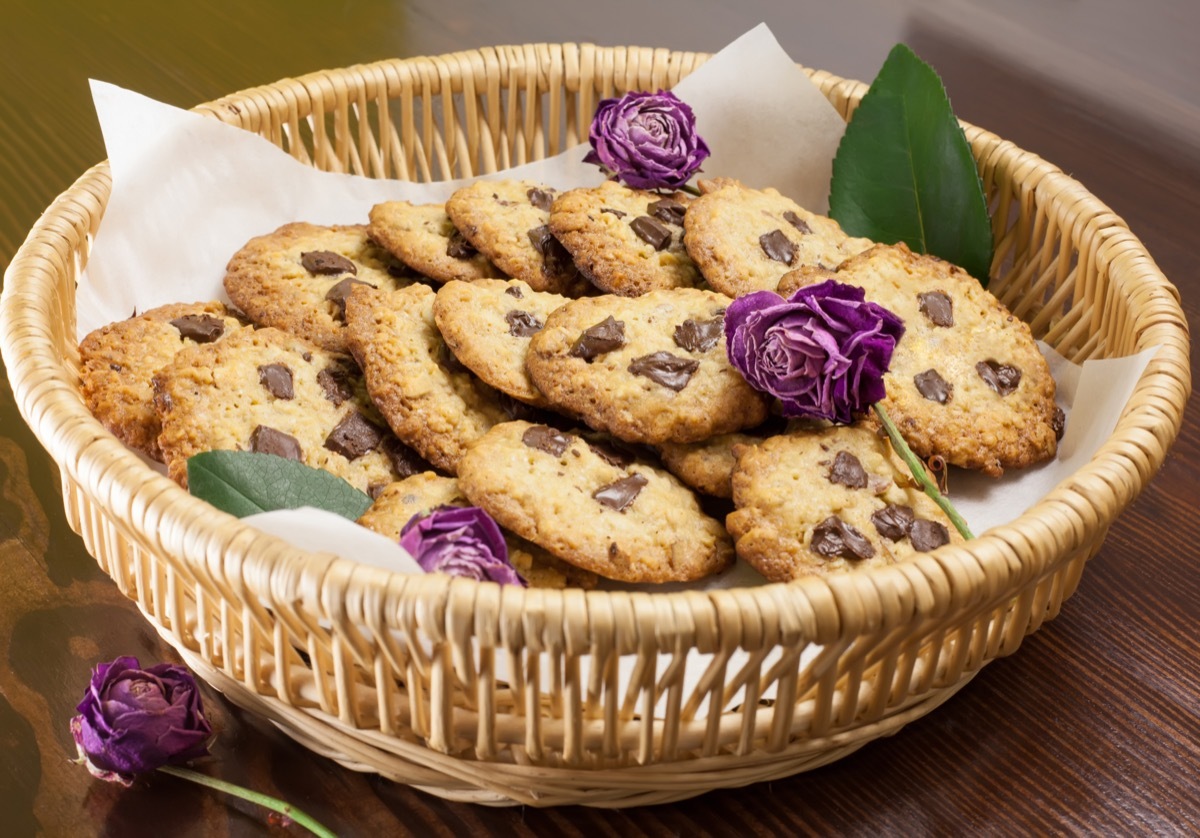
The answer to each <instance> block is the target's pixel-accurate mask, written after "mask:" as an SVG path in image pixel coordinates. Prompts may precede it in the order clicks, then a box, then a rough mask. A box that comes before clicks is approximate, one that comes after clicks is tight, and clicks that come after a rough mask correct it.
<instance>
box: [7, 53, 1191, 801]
mask: <svg viewBox="0 0 1200 838" xmlns="http://www.w3.org/2000/svg"><path fill="white" fill-rule="evenodd" d="M706 58H707V56H704V55H698V54H694V53H680V52H669V51H666V50H652V49H637V48H600V47H595V46H590V45H577V44H562V45H557V44H538V45H526V46H519V47H505V48H496V49H484V50H479V51H472V52H463V53H457V54H454V55H447V56H442V57H437V58H415V59H409V60H395V61H384V62H380V63H376V64H371V65H369V66H357V67H351V68H347V69H343V70H333V71H328V72H322V73H315V74H312V75H309V76H305V77H303V78H300V79H295V80H285V81H281V82H279V83H277V84H272V85H267V86H265V87H260V88H255V89H252V90H247V91H244V92H242V93H237V94H234V95H231V96H228V97H225V98H223V99H221V100H218V101H216V102H212V103H209V104H207V105H203V106H201V107H200V108H199V109H198V110H200V111H201V112H203V113H205V114H208V115H210V116H213V117H215V118H217V119H220V120H223V121H225V122H228V123H231V124H234V125H238V126H241V127H243V128H245V129H246V130H248V131H252V132H257V133H259V134H261V135H262V136H264V137H266V138H267V139H269V140H271V141H272V142H274V143H275V144H277V145H279V146H281V147H282V148H284V149H286V150H287V151H288V152H290V153H291V154H292V155H293V156H294V157H296V158H298V159H299V160H301V161H303V162H305V163H308V164H310V165H312V166H315V167H318V168H321V169H326V170H332V171H340V172H353V173H358V174H363V175H367V176H369V177H376V178H385V177H394V178H407V179H414V180H432V179H446V178H450V177H466V176H470V175H475V174H481V173H484V172H491V171H495V170H497V169H500V168H505V167H507V166H510V165H515V164H518V163H522V162H526V161H528V160H533V159H538V158H541V157H544V156H548V155H551V154H554V153H557V152H558V151H561V150H562V149H563V148H565V147H567V146H569V145H572V144H574V143H577V142H579V141H580V140H581V138H584V137H586V128H587V125H588V124H589V122H590V118H591V115H592V113H593V110H594V107H595V104H596V102H597V101H598V100H599V98H601V97H603V96H607V95H612V94H613V93H614V92H616V93H620V92H622V91H624V90H628V89H651V90H653V89H657V88H659V87H670V86H672V85H673V84H674V83H675V82H676V81H678V80H679V79H680V78H682V77H683V76H685V75H687V74H688V73H689V72H691V71H692V70H693V69H695V68H696V67H697V66H698V65H699V64H701V63H702V62H703V61H704V60H705V59H706ZM811 75H812V78H813V80H814V81H815V82H816V83H817V85H818V86H819V87H820V89H821V90H822V91H823V92H824V93H825V95H826V96H827V97H828V98H829V100H830V101H831V102H832V103H833V105H834V106H835V107H836V108H837V109H838V110H839V111H840V112H841V113H842V114H843V115H845V116H848V115H849V114H850V112H851V111H852V110H853V108H854V106H855V105H856V103H857V102H858V100H859V97H861V95H862V93H863V92H864V87H863V85H861V84H859V83H856V82H849V81H844V80H842V79H839V78H836V77H834V76H831V75H828V74H825V73H821V72H815V73H811ZM966 129H967V135H968V138H969V140H970V142H971V145H972V148H973V150H974V153H975V156H976V158H977V160H978V162H979V168H980V171H981V173H982V176H983V181H984V185H985V189H986V192H987V195H988V197H989V201H990V204H991V206H992V208H993V217H994V233H995V240H996V261H995V264H994V268H993V281H992V286H991V287H992V289H993V290H994V291H995V292H996V294H997V295H998V296H999V297H1000V298H1001V299H1002V300H1003V301H1004V302H1005V303H1006V304H1007V305H1008V306H1009V307H1010V308H1011V309H1012V310H1013V311H1014V312H1015V313H1016V314H1017V315H1019V316H1021V317H1022V318H1024V319H1025V320H1027V321H1028V322H1029V323H1030V324H1031V326H1032V327H1033V331H1034V333H1035V335H1037V336H1038V337H1040V338H1043V339H1045V340H1046V341H1048V342H1049V343H1050V344H1051V345H1053V346H1055V347H1056V348H1057V349H1058V350H1059V351H1060V352H1061V353H1063V354H1064V355H1066V356H1067V357H1068V358H1070V359H1072V360H1075V361H1082V360H1084V359H1087V358H1097V357H1115V356H1120V355H1127V354H1130V353H1134V352H1137V351H1140V350H1142V349H1145V348H1147V347H1152V346H1156V345H1161V347H1162V348H1161V350H1160V351H1159V352H1158V354H1157V356H1156V357H1155V358H1154V360H1153V361H1152V363H1151V364H1150V366H1149V368H1148V369H1147V370H1146V372H1145V373H1144V375H1143V376H1142V378H1141V380H1140V382H1139V384H1138V386H1137V388H1136V391H1135V393H1134V395H1133V397H1132V399H1131V400H1130V402H1129V404H1128V405H1127V407H1126V408H1125V411H1124V413H1123V414H1122V416H1121V419H1120V422H1119V424H1118V426H1117V428H1116V430H1115V432H1114V433H1113V434H1112V436H1111V438H1110V439H1109V440H1108V441H1107V443H1106V444H1105V445H1104V446H1103V447H1102V448H1101V449H1100V451H1099V452H1098V453H1097V454H1096V456H1095V457H1094V458H1093V459H1092V461H1091V462H1090V463H1089V464H1088V465H1087V466H1086V467H1084V468H1082V469H1081V470H1079V471H1078V473H1076V474H1075V475H1074V476H1073V477H1072V478H1070V479H1069V480H1067V481H1065V482H1064V483H1063V484H1062V485H1060V486H1059V487H1058V488H1057V489H1056V490H1055V491H1054V492H1053V493H1051V494H1050V495H1049V496H1048V497H1046V498H1045V499H1044V500H1042V501H1041V502H1040V503H1038V504H1037V505H1036V506H1035V507H1034V508H1033V509H1031V510H1029V511H1028V512H1027V513H1025V514H1024V515H1022V516H1021V517H1020V518H1019V519H1018V520H1017V521H1015V522H1013V523H1012V524H1011V525H1008V526H1003V527H998V528H995V529H993V530H991V531H990V532H988V533H987V534H985V535H983V536H982V537H980V538H977V539H975V540H974V541H971V542H970V543H969V544H967V545H965V546H961V547H945V548H942V549H940V550H938V551H937V552H936V553H934V554H930V555H925V556H923V557H921V558H918V559H916V560H915V561H911V562H908V563H904V564H900V565H896V566H893V567H889V568H886V569H882V570H877V571H872V572H869V573H856V574H847V575H843V576H840V577H831V578H829V579H818V578H812V579H805V580H802V581H799V582H795V583H791V584H774V585H767V586H764V587H761V588H754V589H746V590H733V591H717V592H707V593H700V592H692V593H671V594H665V593H664V594H655V595H649V594H640V593H639V594H628V593H611V592H589V593H584V592H580V591H568V592H555V591H541V590H519V589H515V588H500V587H498V586H495V585H484V584H479V583H475V582H470V581H467V580H450V579H448V578H447V577H443V576H440V575H433V576H427V577H412V576H400V575H393V574H389V573H387V572H384V571H381V570H377V569H374V568H369V567H363V566H359V565H356V564H355V563H352V562H350V561H346V560H344V559H340V558H337V557H334V556H331V555H327V554H313V553H306V552H304V551H301V550H298V549H295V548H292V547H290V546H288V545H286V544H284V543H283V542H281V541H279V540H277V539H275V538H272V537H270V536H267V535H265V534H262V533H260V532H258V531H256V530H254V529H252V528H250V527H248V526H246V525H244V524H242V523H241V522H239V521H237V520H235V519H233V518H230V517H228V516H225V515H223V514H219V513H214V511H213V509H212V508H211V507H209V506H207V505H206V504H204V503H202V502H200V501H198V500H195V499H193V498H192V497H190V496H189V495H188V494H187V493H186V492H184V491H183V490H181V489H180V488H179V487H178V486H176V485H175V484H174V483H172V482H170V481H169V480H167V479H166V478H165V477H161V476H158V475H157V474H155V473H154V472H152V471H150V470H149V469H147V468H146V466H145V465H143V463H142V462H141V460H140V459H139V458H138V457H137V456H135V455H134V454H132V453H131V452H130V451H128V450H127V449H126V448H124V447H123V446H122V445H121V444H120V443H119V442H117V440H116V439H115V438H114V437H112V436H111V435H110V434H109V433H107V432H106V431H105V430H104V429H103V428H102V427H101V426H100V424H99V423H98V422H96V420H94V419H93V418H92V417H91V415H90V414H89V413H88V411H87V409H86V408H85V407H84V405H83V402H82V400H81V398H80V394H79V389H78V364H79V361H78V353H77V348H76V344H75V339H74V335H75V331H74V327H73V324H74V319H75V318H74V305H75V303H74V289H75V283H76V280H77V278H78V276H79V273H80V270H81V268H82V267H83V265H84V264H85V263H86V261H87V258H88V252H89V246H90V242H91V237H92V236H93V235H94V233H95V232H96V229H97V227H98V225H99V223H100V219H101V217H102V215H103V213H104V209H105V204H106V201H107V199H108V196H109V190H110V180H109V172H108V167H107V165H106V164H100V165H98V166H96V167H95V168H93V169H91V170H90V171H88V172H87V173H86V174H84V175H83V176H82V177H81V178H80V179H79V180H78V181H77V182H76V183H75V185H74V186H72V188H71V189H69V190H68V191H67V192H66V193H64V194H63V195H62V196H61V197H60V198H59V199H58V200H57V201H55V203H54V204H53V205H52V206H51V207H50V208H49V209H48V210H47V211H46V213H45V214H44V215H43V216H42V218H41V219H40V220H39V221H38V223H37V225H36V226H35V227H34V229H33V231H32V232H31V233H30V235H29V238H28V240H27V241H26V242H25V244H24V246H23V247H22V248H21V250H20V251H19V253H18V254H17V256H16V258H15V259H14V260H13V262H12V265H11V267H10V268H9V271H8V273H7V276H6V280H5V285H4V296H3V308H2V315H3V321H2V326H3V330H2V334H0V337H2V340H3V343H2V348H3V351H4V357H5V360H6V363H7V364H8V369H9V375H10V377H11V380H12V387H13V391H14V393H15V395H16V400H17V402H18V404H19V407H20V409H21V411H22V413H23V415H24V416H25V418H26V420H27V421H28V422H29V424H30V425H31V427H32V428H33V430H34V431H35V432H36V434H37V435H38V437H39V439H40V440H41V442H42V444H43V445H44V446H45V447H46V448H47V449H48V450H49V452H50V453H51V455H52V456H53V457H54V459H55V460H56V461H57V463H58V464H59V466H60V468H61V471H62V481H63V489H64V491H63V500H64V504H65V507H66V512H67V517H68V519H69V520H70V522H71V525H72V527H74V528H75V529H76V530H77V531H78V532H79V534H80V535H81V536H82V537H83V540H84V543H85V544H86V546H87V549H88V550H89V551H90V552H91V553H92V555H93V556H95V557H96V559H97V561H98V562H99V564H100V565H101V566H102V567H103V568H104V569H105V571H107V572H108V574H109V575H111V576H112V578H113V579H114V580H115V581H116V583H117V585H118V586H119V587H120V589H121V590H122V591H124V592H125V594H126V595H128V596H129V597H130V598H131V599H133V600H135V601H136V603H137V604H138V606H139V607H140V608H141V610H142V611H143V613H144V614H145V615H146V617H147V618H148V619H149V620H150V621H151V622H152V623H153V624H154V626H155V627H156V628H157V629H158V631H159V632H160V633H161V634H162V635H163V637H164V638H166V640H167V641H168V642H170V643H171V644H172V645H173V646H174V647H175V648H177V649H178V650H179V652H180V653H181V654H182V656H183V658H184V659H185V660H186V662H187V663H188V665H189V666H191V667H192V668H193V669H194V670H195V671H196V672H197V673H198V674H199V675H200V676H202V677H203V678H204V679H206V680H207V681H209V682H210V683H211V684H213V685H214V686H215V687H216V688H218V689H220V690H221V691H223V692H224V693H225V694H226V695H228V697H229V698H231V699H232V700H233V701H234V702H236V703H238V704H240V705H242V706H244V707H246V708H249V709H250V710H252V711H254V712H256V713H260V714H262V715H263V716H266V717H267V718H270V719H271V720H272V721H274V722H275V723H277V724H278V725H279V726H280V727H282V728H283V729H284V730H286V731H287V732H288V733H289V734H290V735H292V736H293V737H295V738H296V739H297V740H299V741H300V742H302V743H303V744H305V745H307V746H308V747H310V748H312V749H313V750H315V751H317V752H319V753H322V754H324V755H326V756H329V757H332V758H333V759H335V760H337V761H338V762H340V763H342V764H343V765H346V766H348V767H350V768H353V769H356V770H362V771H374V772H378V773H380V774H382V775H383V776H386V777H389V778H392V779H394V780H397V781H400V782H404V783H408V784H411V785H414V786H417V787H419V788H422V789H426V790H428V791H430V792H433V793H434V794H437V795H440V796H443V797H447V798H451V799H456V800H466V801H476V802H482V803H492V804H502V803H510V802H520V803H528V804H533V805H551V804H565V803H582V804H588V805H595V806H628V805H634V804H647V803H659V802H665V801H670V800H678V799H681V798H685V797H688V796H691V795H695V794H698V793H701V792H703V791H706V790H709V789H713V788H720V787H730V786H739V785H745V784H747V783H752V782H756V781H760V780H768V779H771V778H775V777H781V776H785V775H789V774H793V773H796V772H799V771H803V770H806V769H809V768H813V767H816V766H819V765H822V764H824V763H827V762H830V761H831V760H834V759H837V758H839V757H841V756H844V755H846V754H848V753H850V752H852V751H854V750H855V749H857V748H858V747H860V746H862V745H863V744H865V743H866V742H869V741H870V740H872V739H874V738H876V737H879V736H883V735H887V734H890V733H894V732H896V731H897V730H899V729H900V728H901V727H902V726H903V725H905V724H906V723H907V722H909V721H911V720H913V719H916V718H918V717H920V716H922V715H924V714H925V713H928V712H929V711H930V710H932V709H933V708H934V707H936V706H937V705H939V704H940V703H941V702H943V701H945V700H946V699H947V698H948V697H949V696H951V695H952V694H953V693H954V692H955V691H956V690H958V689H959V688H960V687H962V686H963V685H964V684H965V683H966V682H967V681H968V680H969V679H970V678H971V676H972V675H973V674H974V673H975V672H976V671H978V670H979V668H980V667H981V666H983V665H984V664H985V663H987V662H988V661H990V660H992V659H993V658H995V657H997V656H999V655H1006V654H1009V653H1011V652H1013V651H1014V650H1015V649H1016V648H1017V647H1018V645H1019V644H1020V643H1021V640H1022V638H1024V637H1025V636H1026V635H1027V634H1029V633H1030V632H1032V631H1034V630H1036V629H1037V628H1038V627H1039V626H1040V625H1041V624H1042V623H1043V621H1045V620H1047V619H1049V618H1051V617H1053V616H1054V615H1055V614H1057V613H1058V611H1059V609H1060V607H1061V605H1062V603H1063V600H1064V599H1065V598H1066V597H1068V596H1069V595H1070V594H1071V593H1072V592H1073V591H1074V590H1075V587H1076V585H1077V583H1078V581H1079V577H1080V574H1081V573H1082V571H1083V566H1084V563H1085V562H1086V561H1087V559H1088V558H1090V557H1091V556H1092V555H1093V554H1094V553H1095V552H1096V550H1097V549H1098V548H1099V546H1100V543H1101V541H1102V539H1103V538H1104V535H1105V533H1106V532H1107V529H1108V526H1109V524H1111V523H1112V521H1113V519H1114V517H1115V516H1116V515H1117V514H1118V513H1119V512H1120V511H1121V510H1122V509H1123V508H1124V507H1125V505H1126V504H1128V503H1129V502H1130V501H1131V500H1132V499H1133V498H1134V496H1135V495H1137V493H1138V491H1139V490H1140V489H1141V487H1142V486H1143V485H1144V483H1145V482H1146V481H1147V480H1148V479H1149V478H1150V476H1151V475H1152V474H1153V473H1154V472H1155V470H1156V469H1157V468H1158V466H1159V465H1160V464H1161V463H1162V460H1163V457H1164V456H1165V452H1166V449H1167V447H1168V446H1169V445H1170V443H1171V442H1172V441H1173V439H1174V437H1175V435H1176V433H1177V432H1178V429H1179V425H1180V422H1181V417H1182V412H1183V407H1184V404H1185V401H1186V399H1187V397H1188V394H1189V391H1190V386H1191V385H1190V372H1189V368H1188V336H1187V329H1186V324H1185V321H1184V318H1183V314H1182V312H1181V310H1180V307H1179V304H1178V300H1177V295H1176V292H1175V290H1174V289H1173V288H1172V286H1171V285H1170V284H1169V283H1168V282H1167V281H1166V279H1165V278H1164V277H1163V275H1162V274H1161V273H1160V272H1159V271H1158V269H1157V267H1156V266H1155V264H1154V261H1153V260H1152V259H1151V257H1150V256H1149V255H1148V254H1147V253H1146V251H1145V249H1144V248H1143V247H1142V245H1141V243H1140V242H1139V241H1138V240H1137V239H1136V238H1135V237H1134V236H1133V235H1132V234H1131V233H1130V232H1129V230H1128V229H1127V228H1126V227H1125V226H1124V224H1123V222H1122V221H1121V220H1120V219H1119V218H1117V217H1116V216H1115V215H1114V214H1113V213H1112V212H1111V211H1110V210H1109V209H1108V208H1107V207H1105V206H1104V205H1102V204H1101V203H1100V202H1099V201H1097V200H1096V199H1095V198H1094V197H1092V196H1091V195H1090V194H1088V192H1087V191H1086V190H1085V189H1084V188H1083V187H1082V186H1080V184H1078V183H1077V182H1075V181H1074V180H1072V179H1071V178H1069V177H1067V176H1065V175H1064V174H1062V173H1061V172H1060V171H1059V170H1058V169H1056V168H1055V167H1053V166H1051V165H1049V164H1047V163H1045V162H1044V161H1042V160H1040V159H1038V158H1037V157H1035V156H1033V155H1031V154H1028V153H1026V152H1024V151H1022V150H1020V149H1018V148H1016V147H1015V146H1013V145H1012V144H1011V143H1008V142H1005V141H1003V140H1001V139H999V138H998V137H996V136H994V135H992V134H988V133H986V132H984V131H981V130H979V129H977V128H973V127H970V126H966ZM689 670H692V671H691V672H690V673H689ZM498 674H503V680H501V678H499V677H497V676H498ZM687 674H690V675H691V676H692V678H691V683H694V686H692V687H685V675H687ZM768 688H770V689H771V690H772V691H773V693H772V695H773V697H772V698H770V699H762V698H760V697H761V696H763V695H764V692H765V691H766V690H768ZM707 707H713V708H716V709H714V710H713V711H712V712H709V711H708V710H707ZM656 708H657V709H656ZM664 708H665V709H664Z"/></svg>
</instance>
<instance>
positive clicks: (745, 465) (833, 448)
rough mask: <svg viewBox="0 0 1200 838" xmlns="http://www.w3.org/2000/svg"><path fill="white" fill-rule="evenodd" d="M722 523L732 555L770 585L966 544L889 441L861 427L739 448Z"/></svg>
mask: <svg viewBox="0 0 1200 838" xmlns="http://www.w3.org/2000/svg"><path fill="white" fill-rule="evenodd" d="M735 454H736V456H737V467H736V468H735V469H734V472H733V503H734V506H736V507H737V509H736V510H735V511H734V512H732V513H730V514H729V516H728V517H727V518H726V520H725V523H726V526H728V528H729V532H730V533H731V534H732V535H733V537H734V539H735V541H736V545H737V554H738V557H739V558H741V559H743V560H745V561H747V562H749V563H750V564H752V565H753V566H754V567H755V568H756V569H757V570H758V571H759V572H760V573H762V575H763V576H765V577H766V578H767V579H769V580H771V581H773V582H786V581H788V580H791V579H797V578H799V577H801V576H806V575H811V574H820V575H825V574H830V573H837V572H841V571H847V570H859V569H862V568H869V567H880V566H883V565H888V564H892V563H894V562H897V561H901V560H903V559H906V558H910V557H912V556H914V555H916V554H917V553H922V552H928V551H930V550H934V549H936V548H938V547H940V546H941V545H943V544H948V543H951V542H953V543H960V542H961V541H962V540H963V539H962V536H961V535H959V533H958V531H957V530H956V529H955V528H954V526H953V525H952V524H951V523H950V521H949V519H948V518H947V517H946V515H945V513H943V512H942V510H941V509H940V508H939V507H938V506H937V504H935V503H934V502H933V501H932V500H930V499H929V497H928V496H927V495H926V494H925V493H924V492H923V491H921V490H920V489H917V488H912V475H911V473H910V472H909V470H908V467H907V466H905V465H904V461H903V460H901V459H900V458H899V457H898V456H896V454H895V453H894V452H893V451H892V448H891V445H890V444H889V443H888V441H887V439H886V437H881V436H880V435H879V434H877V433H876V432H875V431H874V430H872V429H870V428H868V427H866V426H863V425H853V426H838V427H833V428H828V429H826V430H821V431H798V432H793V433H789V434H784V435H781V436H774V437H771V438H770V439H767V440H765V441H762V442H760V443H758V444H757V445H751V446H744V447H739V448H737V449H735Z"/></svg>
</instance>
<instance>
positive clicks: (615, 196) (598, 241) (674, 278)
mask: <svg viewBox="0 0 1200 838" xmlns="http://www.w3.org/2000/svg"><path fill="white" fill-rule="evenodd" d="M689 200H690V199H689V198H688V197H687V196H686V195H682V194H680V195H676V196H673V197H670V198H666V197H663V196H662V195H659V194H657V193H654V192H646V191H643V190H640V189H630V188H629V187H627V186H622V185H621V184H619V183H616V182H615V181H611V180H610V181H605V182H604V184H602V185H601V186H597V187H594V188H590V189H572V190H570V191H569V192H564V193H563V194H562V195H561V196H559V198H558V199H557V200H556V201H555V202H554V206H553V207H552V208H551V210H550V222H549V223H550V230H551V232H553V233H554V236H555V238H557V239H558V240H559V241H560V242H562V245H563V247H565V248H566V249H567V250H568V251H570V253H571V256H572V257H573V258H574V260H575V264H576V265H577V266H578V267H579V270H580V271H581V272H582V273H583V275H584V276H586V277H587V278H588V279H590V280H591V281H592V284H593V285H595V286H596V287H597V288H600V289H602V290H604V291H607V292H608V293H610V294H619V295H621V296H624V297H636V296H638V295H640V294H645V293H646V292H647V291H656V290H661V289H665V288H691V287H694V286H696V285H699V284H700V282H701V279H702V278H701V276H700V271H699V270H698V269H697V268H696V265H695V263H694V262H692V260H691V257H689V256H688V254H687V250H686V249H685V248H684V246H683V219H684V215H685V213H686V211H687V201H689Z"/></svg>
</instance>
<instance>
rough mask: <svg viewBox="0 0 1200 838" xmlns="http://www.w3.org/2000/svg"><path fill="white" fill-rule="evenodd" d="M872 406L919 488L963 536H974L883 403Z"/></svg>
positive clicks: (893, 446) (968, 537)
mask: <svg viewBox="0 0 1200 838" xmlns="http://www.w3.org/2000/svg"><path fill="white" fill-rule="evenodd" d="M872 407H874V408H875V415H876V416H878V417H879V421H880V422H882V423H883V429H884V430H885V431H887V435H888V439H890V440H891V441H892V448H894V449H895V450H896V453H897V454H899V455H900V457H901V459H903V460H904V462H905V463H906V464H907V465H908V468H909V470H910V471H911V472H912V474H913V477H915V478H916V480H917V482H918V483H920V484H921V488H922V489H924V490H925V494H927V495H929V497H930V498H932V499H933V502H934V503H936V504H937V505H938V506H940V507H941V508H942V511H943V512H945V513H946V515H948V516H949V518H950V521H951V523H953V524H954V526H955V528H956V529H957V530H958V531H959V532H960V533H962V537H963V538H966V539H971V538H974V537H975V536H973V535H971V530H970V528H968V527H967V522H966V521H964V520H963V517H962V516H961V515H959V514H958V510H957V509H955V508H954V504H952V503H950V499H949V498H947V497H946V496H945V495H943V494H942V493H941V492H939V491H938V487H937V484H936V483H934V482H933V481H932V480H930V479H929V475H928V474H927V473H926V471H925V464H924V463H922V462H921V461H920V460H918V459H917V455H916V454H914V453H913V452H912V449H911V448H909V447H908V443H907V442H905V441H904V437H902V436H900V431H898V430H896V426H895V425H894V424H893V423H892V418H891V417H890V416H888V414H887V411H886V410H884V409H883V405H881V404H879V403H878V402H876V403H875V404H874V405H872Z"/></svg>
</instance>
